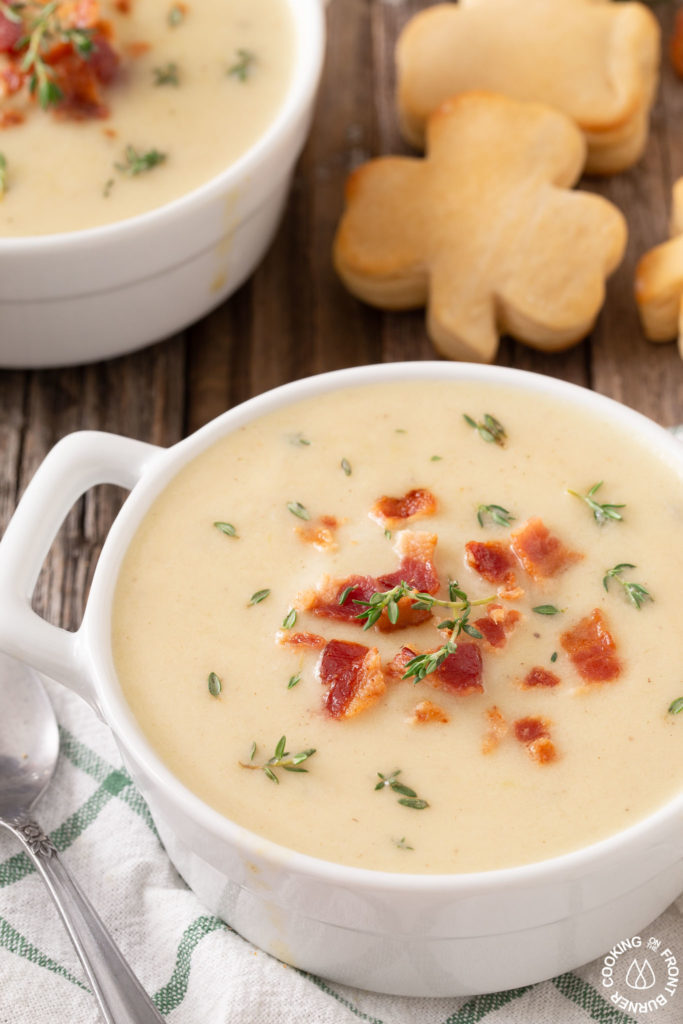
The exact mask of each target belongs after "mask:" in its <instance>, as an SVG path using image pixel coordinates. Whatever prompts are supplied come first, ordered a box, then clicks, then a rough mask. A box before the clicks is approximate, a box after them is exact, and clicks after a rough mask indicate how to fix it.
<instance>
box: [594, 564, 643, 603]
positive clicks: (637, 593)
mask: <svg viewBox="0 0 683 1024" xmlns="http://www.w3.org/2000/svg"><path fill="white" fill-rule="evenodd" d="M635 568H636V566H635V565H632V564H631V562H620V563H619V565H615V566H613V568H611V569H608V570H607V572H606V573H605V575H604V576H603V577H602V585H603V587H604V588H605V590H608V589H609V581H610V580H616V581H617V583H620V584H621V586H622V587H623V588H624V592H625V594H626V596H627V598H628V600H629V601H630V602H631V604H632V605H633V607H634V608H637V609H638V610H640V607H641V605H642V604H644V603H645V601H654V598H653V596H652V594H651V593H650V592H649V591H648V590H646V589H645V587H644V586H642V584H640V583H631V582H628V581H627V580H624V579H622V578H621V575H622V573H623V571H624V569H635Z"/></svg>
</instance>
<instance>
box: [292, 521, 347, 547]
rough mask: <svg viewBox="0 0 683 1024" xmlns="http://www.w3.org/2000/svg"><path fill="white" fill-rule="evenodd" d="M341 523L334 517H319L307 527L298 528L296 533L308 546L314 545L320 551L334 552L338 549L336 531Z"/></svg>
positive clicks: (307, 524)
mask: <svg viewBox="0 0 683 1024" xmlns="http://www.w3.org/2000/svg"><path fill="white" fill-rule="evenodd" d="M338 526H339V521H338V520H337V519H335V517H334V516H318V518H317V519H313V520H312V521H311V522H309V523H306V525H305V526H297V527H296V532H297V533H298V535H299V536H300V537H301V539H302V540H303V541H304V542H305V543H306V544H312V545H313V547H314V548H317V549H318V551H332V550H334V548H336V547H337V541H336V540H335V536H334V531H335V530H336V529H337V528H338Z"/></svg>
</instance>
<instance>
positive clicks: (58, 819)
mask: <svg viewBox="0 0 683 1024" xmlns="http://www.w3.org/2000/svg"><path fill="white" fill-rule="evenodd" d="M49 689H50V695H51V697H52V700H53V704H54V705H55V708H56V710H57V715H58V719H59V722H60V729H61V756H60V761H59V765H58V769H57V773H56V777H55V780H54V783H53V785H52V787H51V788H50V790H49V793H48V795H47V797H46V798H45V799H44V801H43V804H42V806H40V807H39V813H38V815H37V817H38V820H39V821H40V823H41V824H42V825H43V827H44V828H45V829H46V830H47V831H49V833H50V835H51V837H52V839H53V841H54V843H55V845H56V846H57V847H58V849H59V850H60V852H61V854H62V856H63V859H64V861H65V862H66V864H67V865H68V867H69V868H70V869H71V870H72V871H73V873H74V874H75V875H76V877H77V878H78V880H79V881H80V883H81V885H82V887H83V889H84V890H85V891H86V893H87V894H88V896H89V897H90V898H91V900H92V902H93V903H94V904H95V906H96V907H97V908H98V910H99V912H100V914H101V916H102V917H103V919H104V921H105V923H106V924H107V926H108V927H109V928H110V929H111V931H112V933H113V934H114V937H115V939H116V941H117V942H118V943H119V945H120V946H121V948H122V949H123V951H124V954H125V955H126V956H127V957H128V959H129V960H130V962H131V964H132V965H133V966H134V969H135V970H136V972H137V974H138V976H139V977H140V979H141V981H142V983H143V984H144V985H145V987H146V989H147V991H148V992H150V993H151V994H152V995H153V998H154V1001H155V1003H156V1004H157V1006H158V1008H159V1010H160V1011H161V1013H162V1014H163V1015H164V1016H165V1017H167V1019H168V1020H169V1022H171V1024H200V1022H201V1024H288V1022H302V1024H303V1022H305V1024H350V1022H353V1021H354V1020H357V1021H365V1022H368V1024H479V1022H480V1021H485V1022H487V1024H489V1022H490V1024H549V1022H552V1021H558V1022H561V1024H588V1022H589V1021H598V1022H599V1024H631V1022H633V1021H648V1022H653V1024H674V1022H675V1024H680V1022H681V1021H683V993H678V994H677V996H675V997H673V998H671V999H670V1000H669V1003H668V1004H667V1005H666V1006H665V1007H662V1008H659V1007H657V1008H655V1009H654V1010H653V1011H652V1012H650V1013H648V1014H645V1015H640V1016H639V1015H638V1014H635V1015H628V1014H627V1013H625V1012H624V1011H623V1009H619V1008H618V1007H615V1006H614V1005H612V1004H611V1003H610V1002H609V991H608V990H606V989H604V988H603V987H602V986H601V976H600V969H601V966H602V964H601V963H595V964H592V965H590V966H588V967H585V968H583V969H581V970H579V971H576V972H572V973H570V974H565V975H562V976H561V977H558V978H555V979H554V980H553V981H551V982H546V983H544V984H540V985H533V986H529V987H526V988H520V989H515V990H512V991H509V992H499V993H496V994H494V995H486V996H478V997H475V998H471V999H431V1000H430V999H405V998H396V997H391V996H380V995H373V994H371V993H368V992H361V991H357V990H354V989H349V988H344V987H342V986H339V985H332V984H330V983H328V982H326V981H324V980H323V979H321V978H317V977H313V976H310V975H307V974H304V973H302V972H300V971H297V970H294V969H292V968H290V967H287V966H285V965H284V964H281V963H279V962H278V961H276V960H273V959H272V958H271V957H269V956H267V955H266V954H265V953H262V952H260V951H259V950H256V949H255V948H254V947H253V946H251V945H250V944H249V943H247V942H245V941H244V940H243V939H242V938H240V936H239V935H237V934H236V933H235V932H233V931H232V929H230V928H229V927H228V926H227V925H225V924H224V923H223V922H221V921H219V920H218V919H217V918H215V917H213V916H211V915H210V914H208V913H207V912H206V910H205V909H204V908H203V907H202V905H201V904H200V903H199V901H198V900H197V899H196V897H195V896H194V895H193V893H192V892H190V891H189V890H188V889H187V887H186V886H185V884H184V883H183V882H182V881H181V879H180V878H179V877H178V876H177V874H176V873H175V871H174V870H173V868H172V867H171V866H170V864H169V862H168V859H167V857H166V856H165V854H164V851H163V849H162V847H161V845H160V843H159V840H158V837H157V834H156V831H155V828H154V824H153V822H152V819H151V817H150V814H149V811H148V809H147V806H146V805H145V802H144V801H143V799H142V797H141V796H140V794H139V793H138V792H137V790H136V789H135V787H134V786H133V784H132V782H131V780H130V778H129V776H128V775H127V774H126V772H125V771H124V769H123V768H122V765H121V759H120V757H119V754H118V751H117V748H116V746H115V744H114V742H113V740H112V737H111V734H110V733H109V731H108V729H106V727H104V726H103V725H102V724H101V723H100V722H99V721H98V720H97V719H96V718H95V716H94V715H93V714H92V713H91V712H90V710H89V709H88V708H87V707H86V705H85V704H83V702H82V701H80V700H79V699H78V698H77V697H74V696H73V695H72V694H70V693H67V692H66V691H64V690H63V689H62V688H61V687H58V686H50V687H49ZM682 915H683V898H682V899H681V900H679V901H678V903H677V904H675V905H674V906H673V907H671V908H670V909H669V910H668V911H667V912H666V913H665V914H664V915H663V916H662V917H661V918H660V919H659V920H658V921H656V922H654V923H653V924H652V925H651V926H650V927H649V928H648V929H647V934H645V933H644V934H643V943H644V944H645V943H646V941H647V938H648V937H649V936H653V937H656V938H657V939H658V940H659V941H661V942H662V944H666V945H667V946H669V947H670V948H671V949H672V950H673V951H674V953H675V954H676V955H677V957H678V960H679V962H681V961H683V916H682ZM606 952H607V951H606ZM636 998H637V996H636ZM98 1021H99V1016H98V1012H97V1009H96V1007H95V1003H94V1001H93V999H92V996H91V994H90V992H89V991H88V988H87V985H86V983H85V981H84V978H83V974H82V971H81V968H80V965H79V963H78V960H77V959H76V956H75V954H74V952H73V950H72V948H71V946H70V944H69V941H68V939H67V937H66V933H65V931H64V929H63V927H62V925H61V923H60V922H59V920H58V918H57V915H56V912H55V911H54V909H53V907H52V905H51V903H50V902H49V900H48V897H47V895H46V892H45V890H44V888H43V886H42V884H41V882H40V881H39V880H38V878H37V877H36V874H35V872H34V870H33V868H32V867H31V864H30V862H29V861H28V859H27V858H26V857H25V855H24V854H23V853H20V852H17V849H16V843H15V842H14V841H13V840H12V838H11V837H10V836H9V835H6V834H4V833H3V834H2V835H0V1024H97V1022H98Z"/></svg>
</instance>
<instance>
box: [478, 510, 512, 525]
mask: <svg viewBox="0 0 683 1024" xmlns="http://www.w3.org/2000/svg"><path fill="white" fill-rule="evenodd" d="M487 514H488V515H489V516H490V517H491V521H492V522H493V523H496V525H497V526H509V525H510V523H511V522H512V521H513V519H514V518H515V517H514V516H513V514H512V512H509V511H508V510H507V509H506V508H503V506H502V505H478V506H477V520H478V522H479V525H480V526H484V525H485V524H484V520H485V518H486V516H487Z"/></svg>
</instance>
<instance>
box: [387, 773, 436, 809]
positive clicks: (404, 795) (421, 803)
mask: <svg viewBox="0 0 683 1024" xmlns="http://www.w3.org/2000/svg"><path fill="white" fill-rule="evenodd" d="M400 774H401V769H400V768H395V769H394V771H393V772H390V773H389V774H388V775H382V773H381V772H377V775H378V777H379V782H378V783H377V785H376V786H375V792H377V790H378V789H391V790H392V791H393V792H394V793H398V794H399V801H398V802H399V803H400V804H402V805H403V807H412V808H413V810H415V811H423V810H424V809H425V807H429V804H428V802H427V801H426V800H421V799H420V798H419V797H418V795H417V793H416V792H415V790H414V789H411V788H410V786H405V785H404V784H403V783H402V782H399V781H398V777H399V775H400Z"/></svg>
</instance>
